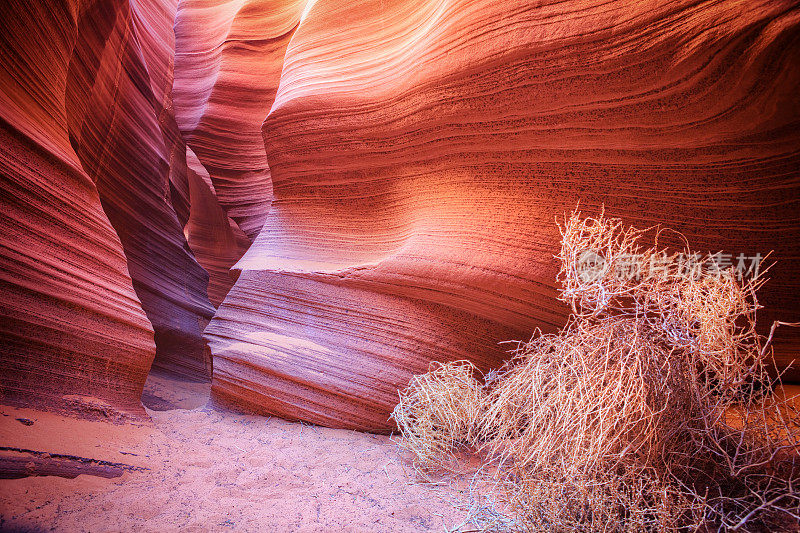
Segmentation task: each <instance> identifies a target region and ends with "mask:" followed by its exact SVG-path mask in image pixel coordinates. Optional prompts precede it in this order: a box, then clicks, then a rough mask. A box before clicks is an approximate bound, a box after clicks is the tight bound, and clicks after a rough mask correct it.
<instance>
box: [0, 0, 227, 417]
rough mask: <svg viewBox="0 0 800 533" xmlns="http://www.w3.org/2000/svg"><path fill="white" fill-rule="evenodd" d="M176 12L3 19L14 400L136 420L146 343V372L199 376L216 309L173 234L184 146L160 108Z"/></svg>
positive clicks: (35, 13) (184, 185)
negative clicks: (87, 403) (79, 405)
mask: <svg viewBox="0 0 800 533" xmlns="http://www.w3.org/2000/svg"><path fill="white" fill-rule="evenodd" d="M176 8H177V6H176V3H175V2H173V3H172V4H170V3H169V2H160V1H158V0H152V1H151V0H142V1H130V2H128V1H124V0H116V1H110V2H106V1H103V2H100V1H97V2H80V3H74V4H73V3H69V2H57V1H53V2H44V3H36V4H35V5H29V4H27V3H13V2H6V3H4V4H3V5H2V7H0V11H1V12H0V18H1V19H2V23H0V24H2V29H0V33H2V51H1V52H0V54H2V58H1V59H2V68H1V69H0V117H2V124H3V126H2V130H3V139H4V142H3V145H2V146H3V148H2V150H1V151H0V152H2V154H0V155H2V166H1V167H0V169H1V170H2V179H3V183H4V195H3V199H2V203H3V209H2V216H3V219H4V228H7V229H6V230H5V232H4V235H3V237H2V239H3V248H4V251H3V253H2V264H3V267H2V272H3V278H2V283H3V287H2V291H1V293H2V316H3V324H2V332H3V340H2V345H3V346H2V347H3V355H2V367H3V368H2V370H3V386H2V391H3V395H4V397H7V398H9V399H10V400H14V401H16V400H19V401H22V400H23V399H25V398H27V400H26V401H28V402H35V401H41V402H44V403H51V404H52V403H56V404H57V403H59V401H60V400H58V398H60V397H61V396H64V395H67V396H74V395H82V396H86V395H89V396H93V397H96V398H100V399H101V400H107V401H108V402H111V403H112V404H113V405H117V406H123V407H126V408H127V407H131V408H132V409H136V410H138V411H140V412H141V405H140V403H139V398H140V396H141V390H142V386H143V383H144V380H145V377H146V375H147V371H148V370H149V368H150V365H151V362H152V361H153V356H154V353H153V352H154V345H153V338H154V336H155V364H156V365H159V366H161V367H164V368H166V369H168V370H170V371H171V372H173V373H177V374H180V375H183V376H184V377H190V378H193V379H208V376H209V374H210V357H209V354H208V351H207V348H206V347H205V345H204V342H203V340H202V338H201V333H202V330H203V328H204V327H205V325H206V323H207V321H208V319H210V317H211V316H212V315H213V312H214V309H213V307H212V305H211V304H210V302H209V301H208V297H207V294H206V290H207V287H206V286H207V283H208V276H207V274H206V273H205V271H204V270H203V269H202V268H201V267H200V266H199V265H198V264H197V262H196V261H195V259H194V257H193V256H192V254H191V252H190V250H189V247H188V245H187V243H186V240H185V238H184V235H183V226H184V225H185V224H186V223H187V221H188V219H189V216H190V206H189V183H188V180H187V167H186V162H185V157H186V155H185V154H186V147H185V144H184V143H183V140H182V137H181V135H180V132H179V130H178V128H177V124H176V122H175V119H174V116H173V114H172V103H171V90H172V84H173V81H172V62H173V54H174V38H173V32H172V24H173V20H174V16H175V10H176ZM109 222H110V224H109ZM134 291H135V292H134ZM143 311H144V314H143ZM145 315H146V318H145ZM37 398H38V399H39V400H37ZM61 403H63V401H62V402H61Z"/></svg>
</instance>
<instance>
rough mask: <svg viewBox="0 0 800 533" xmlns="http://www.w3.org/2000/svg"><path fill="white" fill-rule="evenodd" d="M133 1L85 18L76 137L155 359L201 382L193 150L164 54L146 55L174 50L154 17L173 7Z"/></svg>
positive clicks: (78, 53) (73, 104)
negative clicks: (192, 241)
mask: <svg viewBox="0 0 800 533" xmlns="http://www.w3.org/2000/svg"><path fill="white" fill-rule="evenodd" d="M127 6H128V3H127V2H120V3H118V5H117V6H116V7H118V11H116V12H114V11H112V10H113V8H114V6H113V3H108V2H97V3H96V4H94V5H93V6H92V7H90V8H88V10H87V11H86V12H85V13H84V14H83V16H82V17H81V18H80V19H79V22H78V40H77V42H76V45H75V49H74V51H73V57H72V59H71V63H70V71H69V78H68V80H67V91H66V107H67V114H68V115H67V116H68V123H69V126H70V139H71V142H72V143H73V145H74V146H75V147H76V152H77V154H78V156H79V158H80V160H81V164H82V165H83V168H84V170H86V172H87V173H88V174H89V176H90V177H92V179H93V180H94V181H95V182H96V184H97V189H98V191H99V193H100V198H101V201H102V202H103V208H104V209H105V211H106V213H107V214H108V217H109V219H110V220H111V224H112V225H113V226H114V228H115V229H116V230H117V234H118V235H119V237H120V240H121V241H122V245H123V247H124V249H125V254H126V256H127V258H128V269H129V270H130V272H131V277H132V278H133V284H134V288H135V289H136V292H137V294H138V296H139V299H140V300H141V302H142V307H143V308H144V310H145V312H146V313H147V316H148V318H149V319H150V322H151V323H152V324H153V328H154V330H155V341H156V348H157V352H156V359H155V361H154V364H155V365H157V366H160V367H162V368H164V369H167V370H170V371H172V372H175V373H178V374H181V375H183V376H186V377H189V378H195V379H203V378H204V377H205V376H207V375H208V374H209V373H210V360H209V357H208V356H207V353H206V350H205V347H204V344H203V342H202V338H201V335H202V331H203V328H204V327H205V325H206V323H207V321H208V319H210V318H211V316H212V315H213V313H214V309H213V307H212V305H211V304H210V302H209V301H208V297H207V295H206V288H207V284H208V276H207V274H206V272H205V271H204V270H203V269H202V268H201V267H200V266H199V265H198V264H197V262H196V261H195V259H194V257H193V256H192V254H191V251H190V249H189V247H188V245H187V243H186V240H185V237H184V235H183V225H184V224H185V222H186V221H187V217H188V185H187V181H186V180H187V178H186V164H185V157H186V156H185V154H186V148H185V145H184V144H183V141H182V139H181V137H180V133H179V131H178V130H177V126H176V123H175V121H174V118H173V117H172V116H171V115H170V107H171V102H170V93H169V91H168V90H167V89H165V88H164V87H169V86H170V85H171V82H172V80H171V76H170V74H169V72H167V71H168V66H167V65H165V64H164V61H163V60H160V61H152V62H148V57H156V58H160V57H161V56H163V55H166V54H169V55H171V52H170V51H171V49H172V48H171V44H170V41H169V39H170V38H171V35H172V34H171V32H170V31H169V25H168V24H162V26H161V27H159V26H157V25H156V24H155V23H153V22H151V21H150V19H149V18H148V17H152V18H153V19H155V20H156V21H159V20H162V19H164V18H166V20H170V19H171V14H170V13H167V14H166V15H164V14H163V13H162V12H160V11H158V10H157V9H156V8H155V7H153V9H148V7H152V6H156V7H157V4H152V5H151V4H148V3H142V4H135V3H131V4H130V8H127ZM173 12H174V9H173ZM140 27H146V28H147V29H148V30H147V31H139V30H138V28H140ZM159 30H160V31H159ZM159 39H160V40H159ZM169 55H168V57H169ZM150 72H153V73H154V74H153V76H152V77H151V76H150ZM153 87H155V88H156V89H155V92H154V89H153ZM181 219H182V220H181Z"/></svg>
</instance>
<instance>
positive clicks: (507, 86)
mask: <svg viewBox="0 0 800 533" xmlns="http://www.w3.org/2000/svg"><path fill="white" fill-rule="evenodd" d="M798 24H800V12H798V9H797V7H796V6H792V5H788V4H785V3H775V2H760V3H758V5H757V6H754V5H752V4H748V5H747V6H745V5H743V4H740V3H736V2H726V1H720V2H701V3H699V4H698V3H696V2H672V3H668V4H666V3H660V2H644V3H642V2H627V1H619V2H576V3H572V4H564V3H555V2H553V3H547V2H546V3H535V4H531V3H529V2H510V3H509V2H504V3H502V4H499V3H494V4H492V3H489V2H483V1H469V0H449V1H439V0H432V1H426V2H413V3H410V2H399V1H395V2H391V1H385V0H384V1H380V2H379V1H377V0H374V1H373V0H362V1H358V2H346V3H345V2H335V1H326V0H319V1H317V2H313V3H309V4H308V5H307V7H306V10H305V12H304V14H303V18H302V20H301V22H300V24H299V26H298V28H297V29H296V30H295V32H294V34H293V36H292V40H291V42H290V43H289V45H288V48H287V51H286V57H285V60H284V62H283V70H282V73H281V79H280V86H279V88H278V91H277V94H276V98H275V102H274V104H273V106H272V108H271V110H270V113H269V115H268V116H267V118H266V121H265V123H264V126H263V130H262V131H263V135H264V142H265V146H266V154H267V159H268V161H269V167H270V171H271V177H272V185H273V191H274V192H273V194H274V199H273V202H272V205H271V208H270V210H269V213H268V215H267V218H266V221H265V223H264V227H263V230H262V231H261V233H260V234H259V235H258V237H257V238H256V240H255V242H254V243H253V245H252V246H251V248H250V249H249V250H248V252H247V253H246V254H245V256H244V257H243V258H242V260H241V261H240V262H239V263H238V264H237V266H236V269H238V270H240V271H241V275H240V277H239V279H238V281H237V283H236V285H235V286H234V287H233V289H232V290H231V292H230V294H229V295H228V297H227V299H226V301H225V302H224V303H223V304H222V306H220V308H219V310H218V312H217V314H216V316H215V318H214V319H213V320H212V322H211V324H210V326H209V327H208V328H207V330H206V334H207V338H208V339H209V342H210V346H211V349H212V352H213V354H214V361H215V373H214V390H215V391H216V393H217V396H218V397H220V398H222V399H225V400H227V401H230V402H233V403H239V404H242V405H246V406H247V407H249V408H252V409H257V410H259V411H262V412H268V413H274V414H278V415H280V416H285V417H290V418H300V419H303V420H310V421H312V422H317V423H322V424H326V425H334V426H343V427H352V428H358V429H366V430H386V429H388V428H389V427H390V426H389V422H388V421H387V417H388V413H389V410H390V409H391V407H392V406H393V405H394V404H395V403H396V401H397V396H396V392H395V391H396V390H397V388H398V387H402V386H404V385H405V384H406V383H407V381H408V379H409V377H410V376H411V375H412V373H415V372H420V371H423V370H425V368H426V367H427V364H428V362H429V361H430V360H431V359H445V360H448V359H461V358H469V359H473V360H476V361H478V362H479V363H480V366H482V367H483V368H486V367H487V366H489V365H497V364H498V363H499V362H500V361H501V360H502V359H503V358H504V357H506V356H507V353H506V352H505V350H506V349H507V347H506V346H504V345H498V344H497V343H498V342H500V341H503V340H508V339H522V340H525V339H527V338H528V337H529V336H530V334H531V332H532V331H534V330H535V329H536V328H542V329H545V330H552V329H554V328H556V327H558V326H560V325H561V324H563V322H564V320H565V316H566V313H565V309H564V308H563V307H561V306H560V305H558V304H557V302H556V300H555V297H554V296H555V282H554V279H555V274H556V262H555V260H554V259H553V254H554V253H555V252H556V251H557V245H558V240H559V235H558V230H557V227H556V225H555V221H556V219H557V218H558V217H561V216H563V214H564V213H565V212H569V211H571V210H572V209H573V208H574V207H575V206H576V205H577V204H578V203H579V202H580V203H581V206H582V207H583V208H584V209H586V210H589V211H594V210H599V209H600V206H601V205H605V208H606V213H608V214H611V215H613V216H619V217H622V218H623V219H625V221H626V222H629V223H632V224H636V225H638V226H640V227H641V226H644V227H646V226H650V225H654V224H662V225H664V226H667V227H671V228H673V229H675V230H678V231H680V232H681V233H683V234H684V235H685V236H686V237H687V238H688V240H689V242H690V243H691V245H692V246H693V248H695V249H699V250H703V251H706V250H707V251H710V252H717V251H720V250H721V251H724V252H726V253H730V254H732V255H734V256H738V254H740V253H742V254H745V255H746V256H747V257H750V256H752V255H755V254H757V253H760V254H761V255H762V256H763V255H765V254H766V253H767V252H769V251H771V250H772V251H773V255H772V259H774V260H775V261H777V264H776V265H775V266H774V268H773V269H772V270H771V271H770V277H771V278H772V281H771V282H770V283H769V284H768V285H767V286H766V287H765V288H764V290H763V293H762V294H763V298H762V303H763V304H764V305H765V307H766V308H767V311H768V312H765V313H764V316H763V317H762V319H763V320H764V324H765V325H767V326H768V325H769V323H770V322H771V320H772V319H773V318H775V317H784V319H787V320H796V319H797V318H798V317H800V315H799V314H798V312H799V311H800V299H798V295H799V294H800V293H798V288H800V287H799V286H798V281H797V278H796V276H795V275H794V272H795V271H796V268H797V266H796V260H797V258H798V252H800V248H798V233H799V232H798V229H799V228H800V224H799V222H800V218H798V217H800V188H798V177H799V176H798V170H797V169H798V168H800V128H798V126H799V125H800V123H798V119H800V108H798V101H797V99H796V97H795V94H797V92H798V89H799V88H800V76H799V75H798V72H797V69H796V68H794V66H793V65H796V61H797V59H798V54H799V53H800V40H798V37H799V36H800V31H798V30H799V29H800V26H799V25H798ZM664 238H665V239H668V240H669V239H672V240H671V241H670V242H666V241H665V244H674V245H679V244H681V242H682V241H680V239H679V237H677V236H673V237H668V236H666V235H665V236H664ZM797 346H798V336H797V332H796V331H792V330H785V331H781V332H780V338H779V339H778V343H777V348H778V356H779V360H780V361H781V362H782V363H783V364H786V363H787V362H788V360H789V358H791V357H793V355H794V354H795V353H796V348H797Z"/></svg>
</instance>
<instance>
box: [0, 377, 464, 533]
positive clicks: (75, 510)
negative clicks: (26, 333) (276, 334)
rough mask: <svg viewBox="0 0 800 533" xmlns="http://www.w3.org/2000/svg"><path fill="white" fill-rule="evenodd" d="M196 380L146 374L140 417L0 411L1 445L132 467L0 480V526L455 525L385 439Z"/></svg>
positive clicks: (398, 528) (444, 498)
mask: <svg viewBox="0 0 800 533" xmlns="http://www.w3.org/2000/svg"><path fill="white" fill-rule="evenodd" d="M204 387H205V386H201V385H195V384H187V385H186V386H185V387H184V388H182V389H181V388H178V389H175V388H174V387H173V388H171V387H170V386H169V383H168V382H167V381H166V380H161V382H159V381H158V380H156V381H155V382H153V380H151V381H150V382H148V391H147V392H146V394H145V395H144V397H143V398H144V401H145V402H144V403H145V405H148V404H149V405H150V406H152V407H155V408H157V409H164V410H150V409H148V413H149V414H150V416H151V419H152V422H151V423H143V424H125V425H111V424H108V423H105V422H93V421H86V420H75V419H70V418H64V417H62V416H58V415H54V414H52V413H43V412H37V411H31V410H26V409H16V408H12V407H2V408H0V414H1V415H2V416H0V446H2V447H5V449H8V448H9V447H14V448H19V449H27V450H39V451H45V452H48V453H53V454H62V455H64V454H68V455H72V456H77V457H85V458H92V459H96V460H99V461H107V462H109V463H124V464H125V465H130V466H131V467H134V468H142V469H143V470H139V471H126V472H125V473H124V474H123V475H122V476H121V477H116V478H110V479H107V478H102V477H97V476H94V475H79V476H77V477H76V478H74V479H66V478H62V477H55V476H39V477H26V478H22V479H3V480H0V529H2V530H3V531H31V532H38V531H68V532H71V531H92V532H95V531H158V532H163V531H178V530H179V531H269V532H272V531H275V532H281V531H358V532H361V531H370V532H372V531H377V532H381V531H386V532H404V531H409V532H410V531H440V532H441V531H447V530H448V528H454V527H456V526H458V525H459V524H461V523H462V521H463V519H464V513H463V512H460V511H458V510H456V509H455V508H454V507H453V506H452V505H451V504H450V503H449V502H450V501H452V499H453V498H454V497H455V496H456V492H455V490H454V489H452V488H448V487H444V488H438V489H437V488H431V487H430V486H420V485H417V484H413V483H412V479H411V478H410V476H409V475H407V474H406V472H405V470H404V467H403V465H402V462H401V460H400V457H399V455H398V451H397V448H396V446H395V445H394V444H393V443H392V442H390V440H389V438H388V437H385V436H377V435H369V434H362V433H356V432H352V431H345V430H333V429H326V428H321V427H316V426H309V425H304V424H298V423H291V422H286V421H284V420H281V419H277V418H264V417H259V416H248V415H241V414H238V413H233V412H230V411H228V410H224V409H212V408H210V407H208V406H206V403H205V399H206V397H204V396H203V388H204ZM193 404H200V405H199V406H197V405H193ZM176 406H183V407H194V408H192V409H175V407H176ZM20 418H21V419H25V421H19V420H18V419H20ZM30 422H33V423H32V424H30Z"/></svg>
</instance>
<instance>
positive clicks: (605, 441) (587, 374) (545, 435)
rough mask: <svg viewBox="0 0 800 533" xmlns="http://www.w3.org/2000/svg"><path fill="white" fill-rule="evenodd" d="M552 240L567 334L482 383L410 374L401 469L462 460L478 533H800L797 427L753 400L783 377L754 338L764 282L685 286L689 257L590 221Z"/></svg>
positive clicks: (791, 413)
mask: <svg viewBox="0 0 800 533" xmlns="http://www.w3.org/2000/svg"><path fill="white" fill-rule="evenodd" d="M561 232H562V247H561V251H560V253H559V255H558V258H559V259H560V261H561V270H560V272H559V275H558V281H559V283H560V286H561V289H560V299H562V300H563V301H565V302H566V303H568V304H569V305H570V306H571V308H572V311H573V313H572V317H571V318H570V320H569V323H568V324H567V326H566V327H565V328H564V329H563V330H562V331H561V332H560V333H559V334H556V335H541V334H539V335H537V336H535V337H534V338H533V339H532V340H531V341H530V342H528V343H526V344H522V345H520V347H519V348H518V349H517V350H516V352H515V353H514V355H513V357H512V358H511V359H510V360H509V361H508V362H507V363H506V364H505V365H504V366H503V367H502V368H500V369H499V370H498V371H497V372H496V373H495V374H494V375H493V376H492V378H491V379H487V380H485V382H482V381H479V380H478V379H476V376H475V374H476V371H475V369H474V367H472V365H471V364H469V363H467V362H456V363H448V364H438V363H437V364H435V365H434V366H433V367H432V369H431V371H430V372H429V373H427V374H424V375H421V376H416V377H415V378H414V379H413V381H412V382H411V385H410V386H409V387H408V388H407V389H406V390H405V391H403V392H401V395H400V399H401V401H400V403H399V404H398V406H397V407H396V408H395V410H394V412H393V415H392V416H393V417H394V419H395V420H396V422H397V424H398V427H399V429H400V432H401V435H402V439H401V440H400V442H401V445H402V446H403V447H404V448H405V449H406V450H408V451H409V452H411V454H412V456H413V457H414V466H415V467H416V468H417V469H418V470H419V471H420V472H423V473H425V475H429V474H430V473H431V472H433V471H443V470H444V471H448V470H449V471H453V470H454V469H455V468H456V467H457V466H458V458H459V455H458V453H457V452H460V451H463V450H465V449H471V450H474V451H475V453H476V454H478V455H479V457H480V459H481V461H482V462H483V463H484V465H494V467H493V468H482V469H481V475H482V476H484V477H491V480H490V481H491V483H490V484H489V485H488V486H490V487H491V494H489V497H490V501H491V503H489V504H486V503H481V506H483V507H486V506H487V505H489V506H491V511H492V512H491V513H488V512H476V513H474V515H473V517H472V518H473V520H472V521H473V523H474V524H475V525H476V526H479V527H482V528H484V529H485V530H509V531H682V530H686V531H728V530H732V531H735V530H742V531H775V530H787V529H792V530H795V529H797V528H798V527H800V458H799V456H798V451H800V448H799V447H798V437H800V429H798V428H800V417H799V416H798V413H797V410H796V409H795V407H794V404H793V403H792V402H790V401H787V400H785V399H779V398H778V397H776V396H775V395H772V394H765V393H764V392H765V391H767V392H769V391H771V390H772V389H773V388H775V387H776V386H780V376H778V377H771V376H770V374H769V372H768V370H769V369H770V368H771V367H772V361H771V349H770V347H769V342H770V340H771V334H770V338H769V339H764V338H763V337H761V336H760V335H759V334H758V333H756V329H755V322H756V312H757V310H758V309H759V307H760V306H759V304H758V300H757V298H756V291H757V289H758V288H759V287H760V285H761V283H763V279H762V278H760V277H755V278H750V279H740V278H739V277H737V276H736V275H735V272H734V269H733V268H732V267H730V268H727V269H719V270H718V271H715V272H709V271H707V270H700V271H697V272H687V271H686V268H685V265H686V262H685V261H682V259H684V258H686V257H691V256H692V255H691V252H690V251H689V249H688V247H687V249H685V250H683V251H681V252H676V253H668V252H667V250H665V249H661V248H659V247H658V238H659V236H660V235H661V232H660V231H655V238H654V243H655V244H654V245H653V246H650V247H645V246H643V245H642V244H641V242H640V241H641V240H642V239H643V236H644V235H645V233H644V232H641V231H638V230H634V229H626V228H624V227H623V226H622V224H621V222H620V221H618V220H614V219H608V218H605V217H604V216H603V215H602V214H601V215H600V216H599V217H597V218H582V217H581V215H580V213H578V212H574V213H572V215H571V216H569V217H567V218H566V220H565V222H564V225H563V226H562V227H561ZM631 258H633V259H634V260H631ZM654 265H655V268H654ZM792 325H794V324H792ZM774 327H775V326H773V331H774ZM481 501H482V502H483V501H484V500H481ZM472 507H473V508H474V507H475V505H473V506H472ZM498 513H499V514H498ZM487 516H491V517H492V518H491V520H487V519H486V517H487ZM498 516H502V519H499V518H498ZM501 526H502V527H501Z"/></svg>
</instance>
